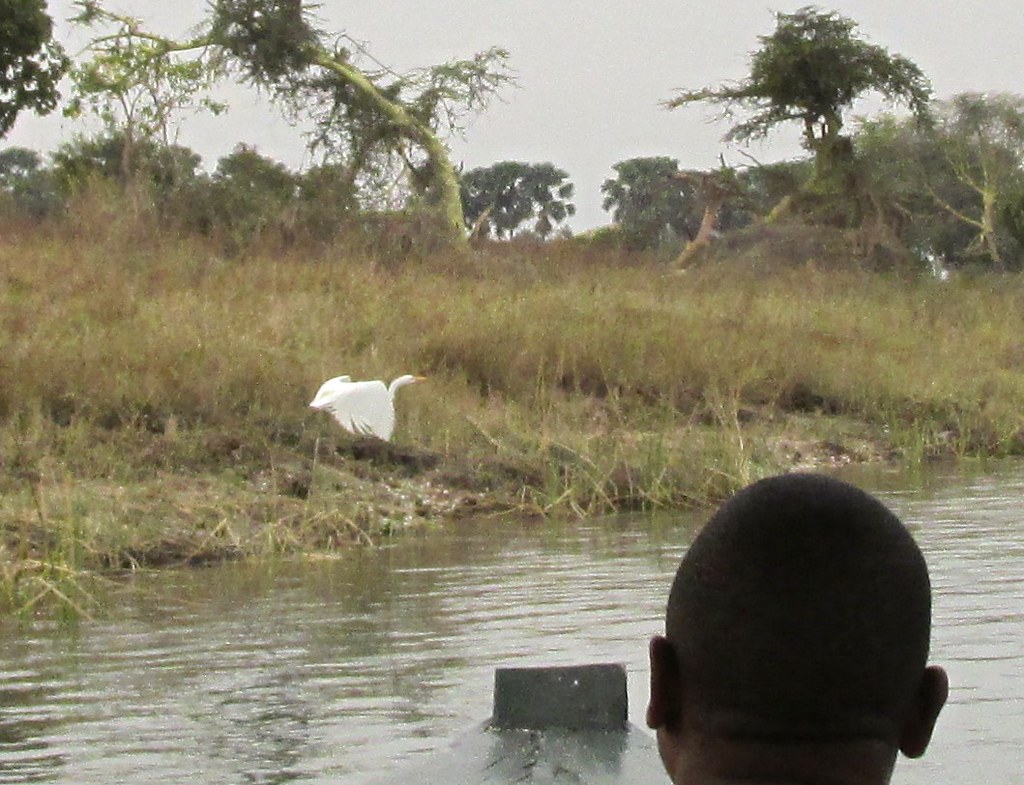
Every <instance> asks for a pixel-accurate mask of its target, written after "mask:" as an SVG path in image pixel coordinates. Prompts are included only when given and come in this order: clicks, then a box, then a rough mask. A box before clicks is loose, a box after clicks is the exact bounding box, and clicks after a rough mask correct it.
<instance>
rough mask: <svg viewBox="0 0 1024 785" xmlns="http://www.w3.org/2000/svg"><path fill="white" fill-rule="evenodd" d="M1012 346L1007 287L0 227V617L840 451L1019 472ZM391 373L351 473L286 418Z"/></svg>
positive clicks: (339, 438) (846, 455)
mask: <svg viewBox="0 0 1024 785" xmlns="http://www.w3.org/2000/svg"><path fill="white" fill-rule="evenodd" d="M1022 332H1024V283H1022V282H1021V281H1020V280H1019V279H1018V278H1016V277H992V278H984V277H982V278H973V279H958V280H955V281H953V282H951V283H949V284H946V285H943V284H939V283H937V282H934V281H930V280H927V279H923V278H921V279H918V278H912V277H903V278H901V277H897V276H891V275H879V274H868V273H862V272H835V271H832V272H827V273H826V272H821V271H818V270H816V269H814V268H813V267H809V266H808V267H802V268H800V269H786V268H784V267H783V266H781V265H780V269H779V270H777V271H776V272H774V273H772V274H765V273H764V272H763V270H762V271H760V272H754V271H751V270H749V269H744V268H743V267H742V266H740V265H730V264H720V265H714V266H708V267H705V268H702V269H695V270H690V271H689V272H687V273H685V274H680V273H674V272H671V271H670V270H668V269H666V268H665V267H664V266H663V265H662V264H661V263H660V262H659V261H658V260H655V259H650V258H644V257H635V256H634V257H630V256H624V255H622V254H617V253H615V252H611V251H597V250H587V249H585V248H581V247H580V246H579V245H575V244H573V243H553V244H550V245H546V246H535V247H529V246H517V245H511V246H499V247H495V248H490V249H477V250H474V251H465V252H452V253H449V254H436V255H434V256H430V257H427V258H409V259H395V258H373V257H367V256H352V255H350V254H347V253H346V252H345V251H344V249H342V248H326V249H323V248H321V249H307V250H306V251H304V252H300V251H298V250H294V251H290V252H287V253H284V254H272V253H269V252H260V251H259V250H254V251H253V252H251V253H250V254H249V255H247V256H245V257H244V258H225V257H223V256H221V255H219V254H218V252H217V250H216V248H214V247H213V246H211V245H208V244H204V242H202V241H201V240H197V239H195V238H181V237H174V236H167V235H165V234H162V233H161V232H160V231H159V229H158V228H157V227H154V226H149V227H145V226H143V227H140V226H139V225H137V224H135V223H131V222H128V221H125V220H119V219H118V218H117V217H116V216H107V217H106V219H105V220H104V221H95V222H93V223H92V224H88V223H87V222H84V221H82V220H79V221H76V222H71V223H68V224H67V225H63V226H43V227H23V226H17V225H11V226H7V227H5V228H3V229H2V230H0V526H2V537H0V604H3V603H4V602H6V603H7V604H8V605H11V606H20V607H28V608H34V607H36V606H37V605H38V604H40V603H41V602H42V601H43V600H44V599H45V600H49V599H53V598H60V597H61V596H66V600H67V603H70V604H71V605H72V606H74V607H79V606H80V607H81V609H82V610H87V606H89V605H90V604H91V603H92V599H91V597H92V593H91V589H90V585H91V584H90V580H91V579H90V578H88V576H92V575H95V574H97V573H103V572H107V571H110V570H117V569H134V568H138V567H144V566H149V565H156V564H166V563H199V562H204V561H209V560H217V559H224V558H240V557H246V556H250V555H259V554H276V553H314V552H316V553H323V552H334V551H337V550H340V549H344V548H347V547H349V545H350V544H351V543H353V542H373V541H377V540H379V538H381V537H384V536H388V535H389V534H390V533H393V532H395V531H397V530H399V529H401V528H402V527H404V526H406V525H407V524H408V523H409V522H410V521H414V520H417V521H430V520H436V519H440V518H444V517H446V516H449V515H453V514H474V513H478V512H480V511H490V512H494V511H501V510H512V509H515V510H520V511H523V512H527V513H533V514H546V515H550V514H560V513H564V512H568V513H571V514H577V515H592V514H598V513H603V512H609V511H613V510H620V509H654V508H676V507H682V506H687V505H694V504H702V503H705V502H707V501H709V500H712V499H716V498H719V497H721V496H723V495H725V494H727V493H728V492H730V491H731V490H733V489H734V488H736V487H737V486H739V485H741V484H743V483H746V482H748V481H750V480H752V479H754V478H756V477H758V476H761V475H764V474H766V473H769V472H773V471H776V470H779V469H782V468H787V467H788V466H790V465H792V464H793V463H794V462H801V461H806V460H808V459H813V458H815V457H818V458H820V457H821V456H822V455H825V456H831V457H833V458H834V457H836V449H837V448H836V447H835V445H839V448H838V449H839V456H840V457H841V458H842V459H844V460H849V459H853V460H859V459H865V458H877V457H879V456H893V457H894V458H895V459H896V460H901V461H903V462H906V463H914V462H919V461H923V460H927V459H930V458H934V457H941V456H953V457H957V456H1007V455H1017V454H1020V453H1021V452H1022V451H1024V436H1022V434H1024V428H1022V426H1024V419H1022V418H1024V415H1022V412H1024V375H1022V373H1021V370H1022V365H1024V349H1022V348H1021V347H1022V345H1024V344H1021V342H1020V338H1019V336H1020V335H1021V334H1022ZM406 372H411V373H417V374H424V375H427V376H428V377H429V381H428V382H427V383H426V384H423V385H416V386H415V387H411V388H406V389H404V390H403V391H402V392H401V394H400V396H399V405H398V409H399V426H398V431H397V434H396V443H397V453H393V454H386V455H383V456H378V457H377V458H376V459H374V460H368V459H365V458H364V459H361V460H357V459H355V458H354V457H353V452H352V450H353V442H352V440H351V439H350V438H349V437H348V435H347V434H345V433H343V432H342V431H341V430H340V429H339V428H338V427H337V426H336V424H335V423H333V422H332V421H330V419H329V418H328V417H326V416H324V415H323V414H322V413H317V412H313V411H311V410H309V409H308V408H307V405H306V404H307V403H308V401H309V400H310V398H311V397H312V394H313V392H314V391H315V390H316V388H317V386H318V385H319V384H320V382H322V381H323V380H324V379H326V378H328V377H330V376H334V375H337V374H339V373H349V374H351V375H353V376H354V377H356V378H385V379H390V378H392V377H394V376H397V375H399V374H401V373H406ZM821 445H827V446H828V449H826V450H822V449H821ZM410 455H411V456H412V459H409V456H410ZM427 459H429V460H427ZM62 602H63V600H62Z"/></svg>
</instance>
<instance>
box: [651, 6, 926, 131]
mask: <svg viewBox="0 0 1024 785" xmlns="http://www.w3.org/2000/svg"><path fill="white" fill-rule="evenodd" d="M856 30H857V24H856V23H855V22H854V21H852V20H850V19H848V18H846V17H844V16H841V15H840V14H838V13H836V12H823V11H820V10H818V9H816V8H813V7H805V8H801V9H799V10H798V11H796V12H794V13H792V14H787V13H781V12H780V13H777V14H776V29H775V32H774V33H772V34H771V35H767V36H761V37H760V39H759V40H760V43H761V48H760V49H759V50H758V51H757V52H755V53H754V55H753V57H752V58H751V65H750V75H749V76H748V77H747V78H746V79H744V80H742V81H741V82H739V83H738V84H736V85H727V86H723V87H719V88H704V89H701V90H691V91H682V92H680V93H679V94H678V95H677V96H676V97H675V98H673V99H671V100H670V101H668V103H667V105H668V106H669V107H670V108H676V107H680V106H686V105H689V104H692V103H697V102H704V101H709V102H711V103H714V104H721V105H722V106H723V107H724V111H723V115H724V116H725V117H731V115H732V113H733V111H735V110H737V109H739V110H743V111H746V112H752V113H753V116H752V117H750V118H749V119H747V120H744V121H742V122H740V123H737V124H736V125H734V126H733V127H732V128H731V129H730V130H729V132H728V134H727V135H726V138H727V139H730V140H736V141H746V140H750V139H758V138H761V137H763V136H765V135H766V134H768V133H769V132H770V131H771V130H772V129H773V128H774V127H775V126H777V125H779V124H781V123H786V122H790V121H797V122H800V123H802V124H803V134H804V143H805V145H806V146H807V148H808V149H809V150H814V151H817V150H818V149H819V148H820V147H821V145H822V143H823V142H826V141H827V140H832V139H834V138H835V137H836V136H838V134H839V132H840V130H841V128H842V126H843V112H844V111H846V110H847V109H849V108H850V106H851V105H852V104H853V101H854V100H855V99H856V98H858V97H859V96H861V95H862V94H864V93H866V92H877V93H880V94H881V95H882V96H883V97H884V98H886V99H887V100H889V101H891V102H902V103H906V104H907V105H908V106H909V107H910V109H911V110H912V111H913V112H914V113H915V114H918V115H921V114H923V113H924V112H925V110H926V107H927V104H928V101H929V98H930V95H931V88H930V86H929V83H928V80H927V79H926V78H925V76H924V74H923V73H922V72H921V70H920V69H919V68H918V67H917V66H916V65H914V63H912V62H911V61H910V60H908V59H906V58H905V57H902V56H900V55H893V54H890V53H889V52H888V51H886V50H885V49H883V48H882V47H880V46H877V45H874V44H870V43H868V42H867V41H865V40H864V39H863V38H861V37H860V36H858V35H857V33H856Z"/></svg>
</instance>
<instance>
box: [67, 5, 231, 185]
mask: <svg viewBox="0 0 1024 785" xmlns="http://www.w3.org/2000/svg"><path fill="white" fill-rule="evenodd" d="M79 7H81V4H80V6H79ZM94 20H95V17H93V16H91V15H90V14H89V13H86V12H83V13H82V14H80V15H79V17H78V21H79V22H89V21H94ZM106 21H111V22H114V23H116V26H115V30H114V32H113V33H110V34H109V35H102V36H98V37H97V38H95V39H94V40H93V41H92V42H91V45H90V54H91V57H90V58H89V59H87V60H83V61H82V62H79V63H77V64H76V65H75V66H74V67H73V68H72V69H71V72H70V76H71V82H72V89H73V93H72V99H71V101H70V102H69V103H68V105H67V106H66V107H65V109H64V114H65V116H67V117H70V118H74V119H77V118H79V117H81V116H82V115H83V114H85V113H88V114H91V115H93V116H95V117H97V118H98V119H99V120H100V121H101V123H102V124H103V129H104V132H105V133H106V134H107V135H108V136H110V137H111V138H115V137H116V138H119V139H121V142H122V144H121V160H120V163H119V166H120V167H121V174H122V179H123V180H125V181H129V180H130V179H131V177H132V174H133V173H134V172H135V171H136V169H137V166H136V162H135V161H134V158H135V157H136V156H137V155H139V154H140V153H144V152H145V151H144V150H143V151H140V150H139V147H140V146H142V147H145V146H147V145H152V144H153V143H159V144H161V145H162V146H163V147H165V148H169V147H170V146H171V145H172V142H173V139H174V135H175V134H174V128H175V123H176V121H177V119H178V117H179V116H180V115H181V114H182V113H184V112H191V113H195V112H204V111H205V112H211V113H213V114H220V113H221V112H223V111H224V110H225V108H226V107H225V105H224V104H223V103H221V102H219V101H215V100H213V98H211V97H210V95H209V90H210V89H211V88H212V87H213V86H214V84H215V82H216V81H217V79H218V78H219V77H220V75H221V66H220V64H219V63H218V62H217V60H216V59H215V58H214V57H212V56H211V55H210V54H209V52H206V51H202V52H200V53H199V54H198V55H190V54H183V53H181V52H179V51H177V50H176V49H175V47H173V46H172V45H171V44H170V43H169V42H168V41H166V40H164V39H160V38H156V37H146V36H140V35H138V28H139V22H138V20H136V19H133V18H130V17H116V18H113V19H108V20H106Z"/></svg>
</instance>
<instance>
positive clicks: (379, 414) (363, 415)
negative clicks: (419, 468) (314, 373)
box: [309, 374, 424, 441]
mask: <svg viewBox="0 0 1024 785" xmlns="http://www.w3.org/2000/svg"><path fill="white" fill-rule="evenodd" d="M422 381H424V379H423V377H422V376H412V375H410V374H406V375H405V376H399V377H398V378H397V379H395V380H394V381H393V382H391V384H389V385H388V386H386V387H385V386H384V382H382V381H380V380H379V379H374V380H373V381H366V382H354V381H352V379H351V378H350V377H348V376H335V377H334V378H333V379H328V380H327V381H326V382H324V383H323V384H322V385H320V389H319V390H317V391H316V396H315V397H314V398H313V400H312V401H310V403H309V405H310V407H311V408H313V409H323V410H324V411H327V412H330V413H331V415H332V416H333V417H334V419H335V420H337V421H338V422H339V423H341V427H343V428H344V429H345V430H347V431H351V432H352V433H354V434H357V435H359V436H376V437H377V438H378V439H383V440H384V441H388V440H390V439H391V434H392V433H393V432H394V430H395V392H396V391H397V390H398V388H399V387H404V386H405V385H407V384H412V383H414V382H422Z"/></svg>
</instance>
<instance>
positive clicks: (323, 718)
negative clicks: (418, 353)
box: [0, 473, 1024, 785]
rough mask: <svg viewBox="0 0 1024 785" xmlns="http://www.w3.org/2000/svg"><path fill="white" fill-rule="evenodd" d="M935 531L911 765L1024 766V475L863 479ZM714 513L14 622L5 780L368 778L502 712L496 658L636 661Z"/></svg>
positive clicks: (282, 574) (179, 587)
mask: <svg viewBox="0 0 1024 785" xmlns="http://www.w3.org/2000/svg"><path fill="white" fill-rule="evenodd" d="M856 479H860V481H861V482H862V484H864V485H866V486H867V487H871V488H874V489H877V490H879V492H880V493H881V494H882V495H883V496H884V497H885V498H886V499H887V500H888V501H889V503H890V504H891V505H892V506H893V507H894V508H896V509H897V510H898V511H899V512H900V513H901V514H902V515H903V517H904V518H905V519H906V520H907V521H908V522H909V523H910V524H911V525H912V527H913V528H914V529H915V533H916V535H917V537H918V540H919V542H920V543H921V545H922V547H923V549H924V550H925V552H926V554H927V556H928V560H929V564H930V566H931V570H932V576H933V583H934V586H935V593H936V599H935V635H934V637H935V644H934V650H933V659H934V660H935V661H937V662H941V663H943V664H945V665H947V666H948V669H949V671H950V676H951V679H952V681H953V688H954V689H953V694H952V702H951V705H950V706H949V708H948V709H947V712H946V714H945V715H944V716H943V717H942V718H941V719H940V723H939V729H938V732H937V734H936V739H935V742H934V748H933V750H931V751H930V752H929V754H928V755H927V756H926V757H925V758H924V759H922V760H921V761H910V762H908V761H904V762H901V763H900V764H899V767H898V768H897V774H896V778H895V781H896V782H902V783H910V784H911V785H924V783H933V782H936V781H965V782H966V781H975V780H977V779H979V778H981V777H983V778H984V780H985V781H986V785H1000V784H1001V783H1011V782H1013V783H1016V782H1017V780H1018V779H1019V773H1020V771H1022V770H1024V765H1022V764H1024V757H1022V753H1021V752H1020V746H1019V741H1020V739H1019V737H1020V732H1019V731H1018V728H1019V727H1020V725H1021V720H1022V718H1024V673H1022V668H1021V665H1022V655H1021V652H1020V645H1019V643H1018V641H1020V640H1021V638H1022V635H1024V617H1022V608H1024V605H1022V602H1021V601H1022V599H1024V560H1022V558H1021V557H1022V555H1024V522H1022V520H1021V516H1019V515H1018V511H1017V508H1018V505H1019V502H1018V500H1019V499H1021V498H1022V497H1024V476H1022V475H1020V474H1019V473H1018V474H1014V475H1004V476H1000V477H998V478H996V479H982V480H977V481H967V480H963V481H961V480H953V481H950V480H949V479H948V478H947V479H945V480H942V481H938V480H936V479H933V480H932V481H931V482H930V483H928V484H926V486H925V487H923V488H922V487H917V488H915V489H913V490H905V489H904V488H903V487H901V485H902V486H905V485H906V484H907V483H906V480H905V479H904V478H898V477H890V478H886V477H885V476H882V475H874V476H870V477H867V476H865V477H863V478H856ZM697 525H699V520H698V519H697V518H693V517H690V518H687V517H686V516H673V517H672V520H664V519H663V520H657V521H649V520H646V519H633V520H624V519H623V520H608V521H602V522H595V523H588V524H583V525H578V524H565V525H561V526H551V525H550V524H543V525H538V524H535V523H534V524H530V523H522V522H512V521H484V522H477V523H474V524H468V523H467V524H464V525H460V526H457V527H453V528H452V529H449V530H445V531H440V532H439V531H433V532H424V533H420V534H416V535H413V536H410V537H406V538H403V540H402V541H401V542H400V543H398V544H396V545H394V546H393V547H388V548H381V549H379V550H377V551H373V552H366V553H362V554H356V555H354V556H353V557H352V558H347V559H345V560H344V561H338V562H333V561H332V562H316V563H302V564H281V565H275V566H273V567H270V568H268V567H262V568H253V567H246V566H239V565H234V566H227V567H222V568H216V569H209V570H200V571H182V572H172V573H162V574H158V575H143V576H138V577H137V578H136V579H135V580H133V581H132V582H131V584H129V585H128V586H126V587H125V588H124V589H123V590H121V591H120V592H119V594H117V595H115V597H114V600H115V603H114V605H115V607H114V608H113V610H112V611H111V612H110V614H109V616H108V618H107V619H106V620H101V621H96V622H90V623H83V624H82V625H80V627H79V628H78V629H77V630H76V631H75V632H72V633H69V632H67V631H59V630H56V629H54V628H52V627H49V626H44V625H40V626H38V627H35V628H32V629H29V630H18V629H16V628H13V627H10V626H0V634H2V635H3V638H2V641H3V643H2V647H0V783H14V782H17V783H27V782H65V783H72V782H74V783H110V782H118V781H122V782H132V783H147V782H154V783H155V782H160V783H165V782H176V781H185V780H187V781H190V782H209V783H224V782H242V781H245V782H255V783H284V782H292V781H301V782H323V783H326V782H337V781H339V780H342V779H343V780H344V781H345V782H346V783H356V785H358V784H359V783H367V782H372V781H374V780H376V779H378V778H379V777H380V776H381V775H382V774H384V773H387V772H389V771H392V770H394V769H395V768H396V767H401V766H402V765H403V764H408V763H410V762H412V761H418V760H420V759H421V756H422V755H424V754H428V753H429V752H431V751H433V750H436V749H439V748H444V747H446V746H447V744H448V742H449V741H450V740H451V739H452V738H454V737H456V736H458V735H459V734H460V733H461V732H463V731H464V730H466V729H467V728H469V727H471V726H472V725H474V724H475V723H477V722H478V721H480V720H481V719H483V718H485V717H486V716H488V715H489V713H490V700H491V689H492V679H493V669H494V668H495V667H496V666H501V665H545V664H571V663H580V662H597V661H617V662H624V663H626V665H627V667H628V669H629V671H630V683H629V690H630V715H631V718H632V719H633V721H634V722H635V723H637V724H642V716H643V708H644V701H645V699H646V684H645V679H646V672H647V668H646V662H645V657H646V640H647V638H648V637H649V636H650V635H651V634H652V633H654V632H656V631H658V629H659V627H660V616H661V612H662V607H663V602H664V598H665V596H666V594H667V589H668V585H669V582H670V580H671V575H672V573H673V571H674V570H675V566H676V564H677V562H678V560H679V558H680V556H681V555H682V553H683V551H684V549H685V547H686V544H687V543H688V542H689V540H690V538H691V537H692V535H693V532H694V530H695V528H696V526H697Z"/></svg>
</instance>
